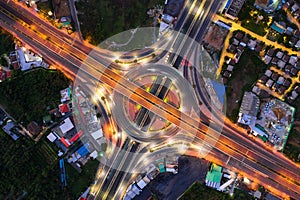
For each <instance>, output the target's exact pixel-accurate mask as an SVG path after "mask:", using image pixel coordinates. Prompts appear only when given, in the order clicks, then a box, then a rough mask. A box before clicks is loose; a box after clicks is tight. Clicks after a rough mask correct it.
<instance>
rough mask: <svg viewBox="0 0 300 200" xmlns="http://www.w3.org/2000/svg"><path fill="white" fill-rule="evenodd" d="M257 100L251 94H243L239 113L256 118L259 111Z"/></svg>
mask: <svg viewBox="0 0 300 200" xmlns="http://www.w3.org/2000/svg"><path fill="white" fill-rule="evenodd" d="M259 104H260V101H259V98H258V97H257V96H256V95H255V94H253V93H252V92H245V93H244V96H243V100H242V104H241V107H240V113H243V114H247V115H250V116H256V115H257V112H258V109H259Z"/></svg>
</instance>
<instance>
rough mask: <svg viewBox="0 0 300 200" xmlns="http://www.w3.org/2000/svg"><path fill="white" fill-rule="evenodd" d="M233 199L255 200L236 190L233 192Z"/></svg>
mask: <svg viewBox="0 0 300 200" xmlns="http://www.w3.org/2000/svg"><path fill="white" fill-rule="evenodd" d="M234 199H243V200H255V198H254V197H253V196H251V195H250V194H248V193H247V192H245V191H243V190H240V189H237V188H236V189H235V190H234Z"/></svg>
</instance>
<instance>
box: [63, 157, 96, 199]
mask: <svg viewBox="0 0 300 200" xmlns="http://www.w3.org/2000/svg"><path fill="white" fill-rule="evenodd" d="M98 166H99V161H98V160H90V161H88V162H87V163H86V164H85V166H84V167H83V168H82V169H83V170H82V172H81V173H80V174H79V173H78V172H77V171H76V170H75V169H74V168H73V167H72V166H71V165H69V164H66V171H67V183H68V189H69V193H70V196H71V199H77V198H78V197H79V196H80V194H81V193H82V192H84V191H85V190H86V189H87V187H88V186H89V185H90V184H91V183H93V182H94V179H95V174H96V172H97V169H98Z"/></svg>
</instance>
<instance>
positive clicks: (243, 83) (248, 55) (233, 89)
mask: <svg viewBox="0 0 300 200" xmlns="http://www.w3.org/2000/svg"><path fill="white" fill-rule="evenodd" d="M266 69H267V65H266V64H265V63H264V62H263V61H261V59H260V57H259V56H258V55H257V53H255V52H254V51H251V50H249V49H247V48H246V49H245V50H244V52H243V54H242V55H241V57H240V59H239V62H238V63H237V64H236V65H235V67H234V71H233V73H232V76H231V77H230V78H229V80H228V82H227V87H226V100H227V107H226V108H227V111H226V115H227V116H228V117H229V118H230V119H231V120H232V121H236V119H237V115H238V112H239V107H240V103H241V101H242V98H243V95H244V92H245V91H249V90H251V86H252V85H253V84H254V83H255V82H256V80H257V79H258V78H259V77H260V76H261V75H262V74H263V73H264V72H265V70H266ZM245 74H246V76H245Z"/></svg>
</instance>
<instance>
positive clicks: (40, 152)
mask: <svg viewBox="0 0 300 200" xmlns="http://www.w3.org/2000/svg"><path fill="white" fill-rule="evenodd" d="M0 143H1V144H0V160H1V165H0V180H1V181H0V199H17V198H18V197H20V196H22V195H23V194H26V195H25V197H26V198H25V199H59V198H58V197H59V196H60V195H62V191H61V189H60V183H59V182H60V180H59V173H60V170H59V165H58V162H56V161H57V155H56V153H55V152H54V150H53V149H52V147H50V146H49V144H48V143H46V141H40V142H39V143H37V144H35V143H34V142H33V141H31V140H29V139H28V138H25V137H21V138H20V139H19V140H17V141H16V142H15V141H13V140H12V139H11V138H10V136H8V135H7V134H6V133H4V132H3V131H2V130H1V129H0Z"/></svg>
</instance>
